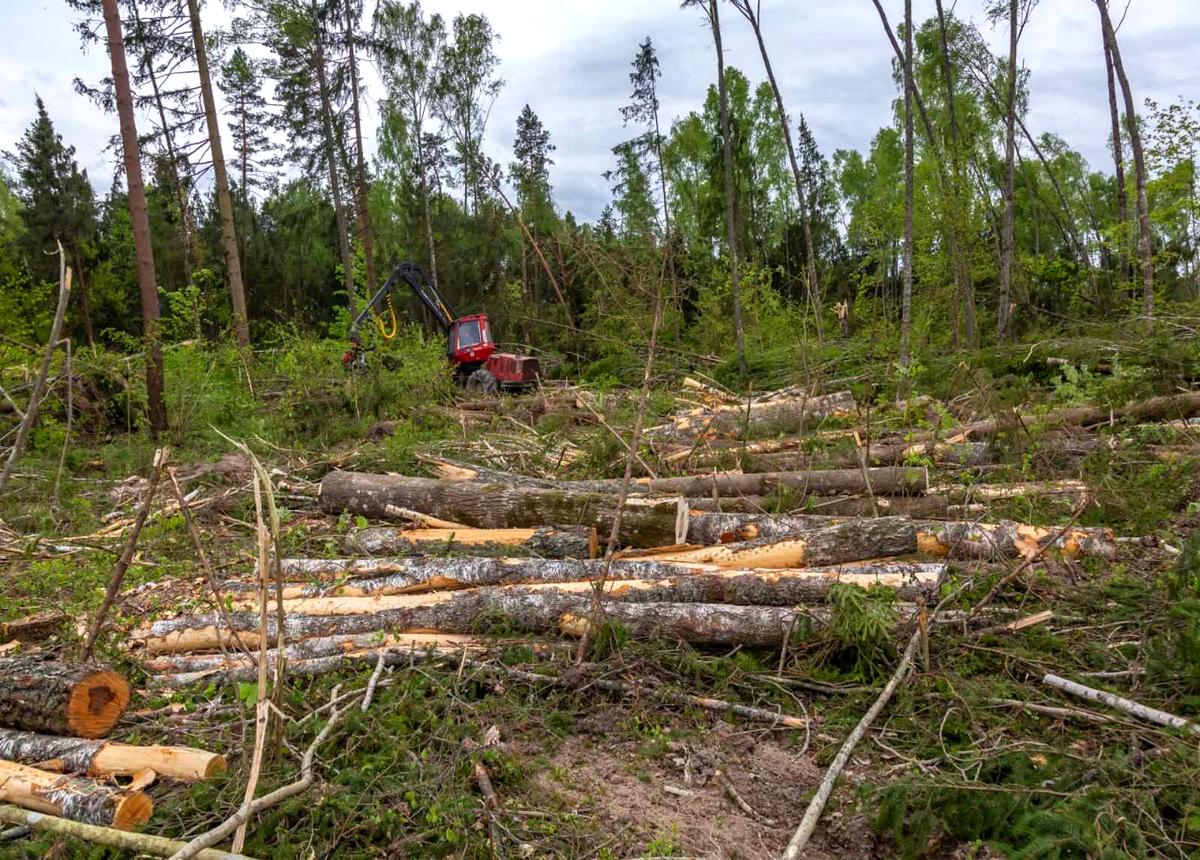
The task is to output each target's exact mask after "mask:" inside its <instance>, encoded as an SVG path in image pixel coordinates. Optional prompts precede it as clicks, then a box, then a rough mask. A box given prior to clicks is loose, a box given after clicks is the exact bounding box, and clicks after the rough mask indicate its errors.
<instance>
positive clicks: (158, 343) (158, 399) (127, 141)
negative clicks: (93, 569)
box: [103, 0, 167, 435]
mask: <svg viewBox="0 0 1200 860" xmlns="http://www.w3.org/2000/svg"><path fill="white" fill-rule="evenodd" d="M103 4H104V7H103V8H104V29H105V32H106V34H107V37H108V55H109V60H110V62H111V65H112V77H113V88H114V90H115V91H116V103H117V114H118V116H119V117H120V120H121V149H122V151H123V152H124V155H125V181H126V184H127V186H128V188H129V219H130V222H131V223H132V227H133V245H134V249H135V252H136V255H137V272H138V288H139V290H140V292H141V297H142V327H143V333H144V339H145V350H146V404H147V412H148V413H149V419H150V432H151V433H152V434H155V435H157V434H159V433H162V432H164V431H165V430H166V429H167V407H166V404H165V402H164V401H163V363H162V340H161V337H160V332H159V313H158V287H157V285H156V284H155V279H154V249H153V248H151V247H150V218H149V215H148V213H147V209H146V189H145V187H144V186H143V185H142V163H141V157H140V153H139V151H138V135H137V122H136V120H135V119H134V115H133V90H132V88H131V87H130V86H129V67H128V65H127V64H126V61H125V35H124V33H123V32H122V30H121V15H120V11H119V10H118V9H117V0H103Z"/></svg>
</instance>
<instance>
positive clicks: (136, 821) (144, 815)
mask: <svg viewBox="0 0 1200 860" xmlns="http://www.w3.org/2000/svg"><path fill="white" fill-rule="evenodd" d="M152 812H154V801H152V800H151V799H150V795H148V794H145V793H144V792H141V791H131V792H129V793H128V794H126V795H125V796H124V797H122V798H121V799H120V800H118V801H117V808H116V809H115V810H114V811H113V821H112V826H113V827H114V828H115V829H117V830H132V829H133V828H135V827H138V826H140V825H142V824H145V823H146V822H147V821H149V820H150V814H151V813H152Z"/></svg>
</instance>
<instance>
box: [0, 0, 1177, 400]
mask: <svg viewBox="0 0 1200 860" xmlns="http://www.w3.org/2000/svg"><path fill="white" fill-rule="evenodd" d="M70 2H71V5H72V6H73V7H74V8H75V9H76V10H77V15H78V30H79V32H80V34H81V37H82V39H83V41H84V42H85V44H86V43H89V42H95V43H97V45H96V48H95V49H96V50H104V49H106V48H107V49H108V50H109V51H110V54H111V56H112V59H113V75H112V77H110V78H106V79H105V80H103V81H77V82H76V85H77V88H78V89H79V91H80V92H82V93H85V94H87V95H89V96H90V97H92V98H93V99H94V100H95V102H96V103H97V105H99V106H100V107H101V108H103V109H105V110H108V111H114V112H116V113H117V114H119V115H120V116H119V118H120V120H121V122H120V129H121V132H122V135H121V142H120V143H119V144H117V145H118V146H122V145H123V147H124V149H123V152H124V154H125V159H124V162H123V163H122V165H121V166H120V167H119V168H118V169H117V171H116V176H115V181H114V183H113V186H112V191H111V192H110V193H109V194H108V195H107V196H106V197H104V198H103V199H97V197H96V195H95V192H94V190H93V188H92V185H91V182H90V180H89V177H88V176H87V175H86V172H84V171H81V170H80V169H79V168H78V166H77V164H76V162H75V158H74V149H73V147H71V146H70V145H68V143H67V142H64V141H63V140H62V139H61V138H60V136H59V135H58V134H57V133H56V131H55V129H54V125H53V121H52V118H51V116H50V114H49V112H48V111H47V109H46V106H45V105H44V104H43V103H42V101H41V99H40V98H38V99H37V102H36V104H37V116H36V119H35V120H34V122H33V123H32V125H31V126H30V127H29V129H28V130H27V131H26V133H25V135H24V136H23V137H22V138H21V139H20V140H19V141H16V142H15V146H14V147H13V149H12V150H11V151H10V152H9V153H8V158H7V165H8V173H7V175H6V176H5V177H4V183H3V185H0V328H2V329H3V330H4V331H5V332H6V333H7V334H8V335H9V336H10V337H12V338H16V339H18V340H27V341H33V340H36V339H38V337H42V336H44V334H45V331H46V330H48V327H49V313H50V310H51V308H52V307H53V299H52V294H53V291H54V289H55V285H56V283H57V280H58V272H59V260H58V258H57V257H55V256H53V255H52V254H51V253H50V252H52V251H53V250H54V249H55V248H56V244H57V243H58V242H61V243H62V246H63V248H64V251H65V256H66V261H67V263H68V264H69V265H71V266H72V268H73V270H74V272H75V276H76V287H77V289H76V293H77V296H78V297H77V298H76V299H74V300H73V304H72V309H71V312H70V314H69V317H68V329H69V331H70V333H71V334H72V336H73V337H74V338H75V339H76V340H77V341H78V342H83V343H100V344H107V345H110V346H116V347H120V348H128V349H129V350H130V351H131V352H133V351H140V350H141V346H140V345H138V344H137V343H136V342H135V341H132V340H131V338H137V337H140V338H142V339H143V340H147V339H148V341H153V340H154V338H155V337H157V336H158V332H159V331H160V328H159V326H158V325H149V326H146V327H145V328H143V322H144V321H145V320H146V319H148V318H149V317H151V316H154V315H156V314H157V313H158V304H159V303H160V302H161V303H162V305H163V308H164V310H163V321H162V328H161V331H162V332H163V333H164V334H165V336H166V337H167V338H168V339H176V340H178V339H193V338H198V339H225V338H229V339H235V340H236V341H237V342H239V343H241V344H242V345H246V344H251V343H252V344H255V345H262V344H264V343H266V342H269V341H270V339H271V337H272V332H274V331H275V330H276V329H277V327H278V326H287V327H290V328H295V329H299V330H301V331H316V332H319V333H326V332H327V333H329V334H331V335H332V336H335V337H341V336H342V334H343V333H344V330H345V326H346V315H347V313H352V312H354V311H355V310H357V309H358V308H360V307H361V306H362V302H363V301H364V299H365V297H367V296H369V295H371V294H372V293H373V292H374V291H375V289H376V287H377V286H378V284H380V283H381V282H382V280H383V279H384V278H386V276H387V274H388V272H389V271H390V269H391V266H392V265H393V264H394V263H396V262H399V261H401V260H417V261H419V262H421V263H422V265H423V266H425V267H426V268H427V269H428V270H429V272H430V274H431V276H432V278H433V279H434V281H435V283H436V284H437V285H438V286H439V287H440V288H441V289H442V291H443V292H444V293H445V294H446V296H447V298H448V299H449V301H450V302H451V304H452V305H453V306H454V307H455V308H456V309H457V310H458V311H459V312H462V313H466V312H474V311H476V310H486V311H487V312H489V313H490V314H491V316H492V317H493V320H494V327H495V329H496V331H497V333H498V337H499V339H501V340H508V341H522V342H525V343H529V344H533V345H535V346H538V347H541V348H543V349H547V350H550V351H553V352H558V353H560V354H563V355H566V356H567V357H568V359H569V360H572V361H574V362H576V364H577V367H579V368H584V369H586V368H587V366H588V365H592V366H593V368H599V370H597V372H612V373H613V374H615V375H617V376H621V375H622V374H623V373H624V372H625V371H626V370H627V369H628V368H629V367H632V366H634V365H636V364H637V363H638V360H639V359H638V355H639V351H640V349H641V348H642V347H643V346H644V344H645V342H646V341H647V340H648V339H649V329H650V325H651V319H652V318H653V316H654V313H653V308H654V305H655V302H656V299H657V298H658V297H660V296H661V299H662V301H663V304H664V319H663V326H664V332H665V338H664V339H665V341H666V344H667V346H668V348H671V349H674V350H676V351H677V353H678V354H679V355H682V356H689V355H690V356H693V357H695V356H703V357H708V356H712V357H714V358H715V359H717V360H726V361H729V362H730V363H731V364H730V366H731V367H733V366H736V367H738V368H743V369H744V368H745V367H746V366H747V363H749V364H750V365H754V364H755V363H756V362H762V361H766V360H768V359H771V360H776V361H783V362H786V361H788V360H790V359H792V358H794V356H795V350H796V349H797V348H799V347H798V345H802V344H806V343H809V342H813V343H815V342H817V341H818V340H821V339H824V340H828V339H829V338H831V337H833V336H835V335H838V334H839V333H840V335H843V336H844V335H846V334H849V333H855V332H857V333H861V334H862V335H863V336H864V337H866V338H869V339H870V341H871V342H872V343H873V344H875V346H876V348H877V349H878V350H879V351H880V353H881V354H882V355H885V356H886V357H888V358H889V359H891V360H899V361H900V362H901V363H902V364H907V363H908V362H909V360H910V356H911V355H912V354H913V353H914V352H915V353H917V354H920V353H921V352H922V351H925V350H930V351H933V350H944V349H946V348H947V347H958V348H972V347H975V346H977V345H980V344H981V343H985V342H986V343H990V342H996V341H1001V342H1002V341H1004V340H1005V339H1007V338H1015V337H1022V336H1024V335H1025V334H1026V333H1028V332H1029V331H1031V330H1040V329H1042V328H1045V327H1047V326H1056V325H1069V324H1075V323H1079V322H1090V323H1094V322H1097V321H1109V322H1117V321H1121V320H1128V319H1130V318H1132V317H1137V316H1140V317H1142V318H1143V320H1144V321H1145V322H1146V323H1147V324H1150V323H1151V322H1152V320H1153V318H1154V316H1155V314H1156V313H1158V312H1160V310H1161V308H1159V309H1158V310H1156V305H1155V298H1156V297H1157V300H1158V302H1159V304H1160V305H1161V303H1162V302H1164V301H1166V302H1172V301H1188V300H1191V299H1194V298H1196V297H1197V294H1198V293H1200V273H1198V270H1197V266H1198V264H1200V260H1198V259H1197V240H1198V238H1200V231H1198V227H1197V221H1198V216H1200V198H1198V197H1197V190H1196V175H1195V160H1196V159H1195V148H1196V141H1197V139H1198V136H1200V110H1198V109H1197V106H1196V103H1195V102H1193V101H1190V100H1186V99H1183V98H1182V97H1181V98H1180V100H1179V101H1178V102H1176V103H1174V104H1171V105H1159V104H1156V103H1154V102H1151V101H1145V102H1143V103H1139V102H1138V101H1137V100H1136V98H1135V92H1134V91H1133V89H1132V83H1135V82H1130V81H1129V79H1128V77H1127V75H1126V73H1125V69H1124V65H1123V64H1122V62H1121V56H1120V46H1119V44H1118V41H1117V35H1116V33H1115V31H1114V30H1113V27H1112V22H1111V20H1109V16H1108V10H1107V8H1106V6H1105V5H1104V2H1105V0H1096V2H1097V11H1098V13H1099V14H1098V15H1097V18H1096V31H1095V32H1096V40H1095V44H1096V52H1097V56H1098V57H1103V58H1104V60H1105V62H1106V67H1107V68H1108V70H1109V84H1108V91H1107V92H1103V91H1101V92H1097V93H1096V94H1095V104H1096V110H1097V111H1098V112H1099V111H1104V112H1107V113H1108V115H1109V116H1110V118H1111V129H1112V131H1111V138H1110V140H1109V145H1110V150H1111V152H1112V155H1113V164H1112V165H1111V170H1110V169H1109V166H1107V165H1106V166H1104V169H1100V166H1099V165H1088V164H1087V162H1086V161H1085V160H1084V158H1083V157H1082V156H1081V155H1080V154H1079V152H1078V151H1076V150H1073V149H1072V148H1071V147H1070V146H1069V145H1068V143H1067V142H1066V141H1065V140H1064V139H1063V138H1061V137H1058V136H1056V135H1054V134H1052V133H1048V132H1044V131H1042V130H1038V129H1034V128H1031V127H1030V126H1029V124H1028V119H1027V117H1028V110H1029V103H1030V92H1029V78H1030V70H1028V69H1026V68H1025V67H1024V65H1023V63H1022V62H1021V56H1020V47H1019V43H1020V37H1021V35H1022V33H1023V32H1024V31H1025V30H1026V29H1027V27H1035V26H1037V23H1038V21H1037V15H1038V10H1037V8H1036V6H1037V3H1036V0H997V2H993V3H991V4H990V6H989V18H990V22H991V25H992V26H994V27H996V28H997V29H998V31H1000V32H1002V33H1004V34H1005V35H1006V36H1007V39H1006V41H1007V43H1008V46H1009V51H1008V53H1007V54H1006V55H1003V56H996V55H995V54H993V53H992V51H991V50H990V49H989V47H988V43H987V40H986V39H985V37H984V34H983V33H982V32H980V30H979V29H977V27H976V26H975V25H974V24H971V23H969V22H967V21H963V20H961V19H959V18H957V17H955V16H954V14H953V13H952V11H949V10H947V9H944V8H943V4H942V3H941V0H936V2H935V8H934V10H933V14H932V15H931V16H930V17H928V18H927V19H926V20H923V21H921V20H916V21H914V20H913V19H912V17H911V14H912V8H911V6H912V4H911V0H906V4H905V6H906V18H905V19H904V20H901V21H899V22H896V23H895V24H893V23H892V22H889V21H888V20H887V16H886V14H885V10H884V9H883V6H882V5H880V4H879V3H876V7H877V9H878V11H879V14H880V18H881V20H882V23H883V28H885V29H881V30H880V31H879V32H877V33H869V34H868V33H864V34H862V35H861V38H863V39H872V40H875V41H877V42H878V44H879V48H880V50H881V51H890V52H892V55H893V59H894V77H895V81H896V87H897V93H898V95H897V99H896V102H895V106H894V115H893V117H892V118H891V120H890V121H889V122H888V123H887V124H886V125H884V126H883V127H882V128H880V129H879V131H878V133H877V134H876V135H875V136H874V139H873V140H872V142H871V145H870V148H869V149H868V151H866V152H857V151H844V150H839V151H836V152H833V153H824V152H822V150H821V148H820V146H819V142H818V141H817V140H816V139H815V137H814V135H813V133H812V130H811V129H810V127H809V125H808V123H807V122H806V121H805V119H804V116H803V114H802V113H801V111H800V108H802V106H801V105H788V104H786V103H785V98H784V95H783V94H782V93H781V92H780V90H779V88H778V87H777V85H776V80H775V77H774V73H773V70H772V67H771V63H770V60H771V56H770V54H769V49H771V48H773V49H774V50H776V51H777V52H783V51H784V50H785V49H786V45H782V44H779V45H774V44H773V43H772V32H771V28H770V21H769V20H768V21H767V22H763V21H761V20H760V19H759V17H758V15H759V7H758V5H757V4H755V3H752V2H749V0H727V2H725V3H721V2H717V0H690V2H688V3H685V4H684V9H683V10H681V12H680V13H679V14H681V15H693V16H696V15H699V16H700V17H701V20H702V21H703V22H704V23H705V24H706V25H707V26H708V28H709V29H710V30H711V33H712V36H713V44H714V53H713V66H712V74H713V80H714V84H713V85H712V86H711V87H710V88H709V91H708V95H707V98H706V99H705V101H704V103H703V104H702V105H697V106H696V109H695V110H693V111H692V112H690V113H688V114H687V115H686V116H683V117H667V116H663V115H662V114H661V111H660V106H659V100H658V96H657V90H656V87H657V81H658V79H659V75H660V68H659V61H658V57H657V54H656V50H655V45H654V43H653V41H652V40H651V39H650V38H649V37H647V38H646V39H645V41H644V42H643V43H641V44H640V45H631V46H630V56H631V57H632V65H631V67H630V68H631V72H630V76H629V77H630V87H629V96H628V99H627V100H625V102H624V104H621V103H618V102H617V100H614V104H613V110H614V113H615V112H617V111H620V115H621V116H622V118H623V119H624V121H625V127H626V128H627V129H628V132H629V138H628V139H627V140H623V141H614V145H613V149H612V167H611V169H610V170H609V171H608V172H607V173H605V174H604V176H603V177H597V182H598V183H599V182H602V181H603V182H607V184H608V186H609V188H610V189H611V193H612V199H611V202H610V203H609V204H608V205H607V206H606V207H605V208H604V210H603V212H602V213H601V214H600V217H599V218H598V220H596V222H595V223H581V222H579V221H578V220H577V219H576V218H575V217H574V216H573V214H572V213H570V212H566V211H563V210H562V208H561V206H559V205H558V204H557V203H556V200H555V195H554V188H553V166H554V154H555V146H554V143H553V130H552V129H547V128H546V127H545V126H544V125H543V123H542V122H541V120H540V118H539V117H538V115H537V112H536V109H535V106H534V104H535V102H534V99H533V98H532V97H531V100H530V104H527V105H526V106H525V107H524V108H523V109H522V110H521V112H520V113H519V115H518V116H516V117H499V116H496V115H495V114H494V113H493V110H492V108H493V106H494V104H495V102H496V99H497V96H498V94H499V93H500V91H501V89H502V88H503V87H504V85H505V84H504V81H503V79H502V78H501V69H500V63H499V59H498V57H497V53H496V46H497V39H498V36H497V35H496V34H495V32H494V31H493V30H492V27H491V25H490V24H489V22H488V20H487V18H486V17H485V16H483V15H479V14H473V15H458V16H456V17H454V18H453V19H451V20H446V19H444V18H443V17H442V16H440V15H437V14H430V13H428V12H427V11H426V10H423V9H422V7H421V6H420V4H419V3H403V2H398V0H381V2H379V3H378V4H377V5H376V6H375V7H374V8H373V9H371V10H370V13H369V14H368V13H367V10H365V9H364V8H363V5H362V4H361V2H360V0H317V1H316V2H314V0H269V1H268V0H239V2H237V3H235V4H234V5H233V10H234V15H235V18H234V23H233V25H232V27H230V28H229V30H228V31H227V32H215V31H206V30H205V29H204V27H203V23H202V14H203V10H202V9H201V8H200V5H199V3H198V0H186V2H185V0H70ZM733 13H736V14H733ZM722 16H724V17H722ZM735 26H736V27H743V26H749V27H751V28H752V29H753V32H754V34H755V35H756V37H757V40H756V41H757V45H758V47H759V49H760V51H759V54H758V56H745V57H733V56H730V59H733V60H736V61H737V63H738V67H736V68H735V67H733V66H725V57H726V54H725V52H724V51H723V50H722V33H723V30H725V31H727V30H730V29H731V28H733V27H735ZM117 42H120V43H121V44H120V45H118V44H116V43H117ZM118 57H120V59H121V62H120V63H119V64H118ZM368 61H369V62H372V63H374V65H375V66H376V68H378V69H379V70H380V73H381V78H382V90H381V91H378V92H373V91H371V90H369V89H368V88H367V87H366V86H365V84H364V81H363V77H362V74H361V72H362V68H363V65H364V63H366V62H368ZM624 61H625V60H624V59H623V58H617V57H614V58H613V62H624ZM118 65H120V67H121V68H118ZM1047 73H1052V71H1049V72H1047ZM218 90H219V92H220V93H221V94H222V95H223V103H224V105H225V113H224V116H223V117H218V116H217V114H216V110H217V108H216V99H215V93H216V91H218ZM123 93H124V99H123ZM126 103H127V104H126ZM368 105H369V107H370V109H371V110H372V111H373V112H375V113H376V114H377V115H378V116H380V117H381V122H380V125H379V130H378V133H377V136H376V140H375V141H374V146H373V147H371V146H370V144H371V141H367V140H364V135H363V129H362V117H363V114H364V112H365V111H366V109H367V107H368ZM789 110H790V111H792V113H789ZM1139 110H1140V113H1138V111H1139ZM116 119H117V117H114V120H116ZM218 119H221V120H222V121H223V123H224V125H225V128H227V129H228V132H229V134H228V138H227V139H225V140H221V135H220V126H219V123H218V122H217V120H218ZM505 121H507V122H509V123H511V124H512V128H513V144H512V151H511V155H509V156H508V157H507V158H506V159H505V161H507V163H501V162H499V161H495V160H493V159H492V158H490V157H489V156H488V154H487V153H485V152H484V151H483V140H484V136H485V133H486V132H487V130H488V128H489V125H494V124H496V123H499V122H505ZM117 127H118V123H117V122H116V121H114V129H116V128H117ZM131 135H132V137H131ZM116 140H117V139H114V143H116ZM369 149H373V150H374V156H373V157H372V158H368V156H367V151H368V150H369ZM135 174H140V175H135ZM143 189H144V190H143ZM139 198H141V199H144V203H139ZM139 211H141V212H144V213H145V214H144V215H139ZM143 225H144V226H143ZM142 233H146V234H147V235H146V236H145V237H141V234H142ZM140 238H144V239H145V240H146V241H144V242H142V245H144V247H139V239H140ZM139 264H140V265H141V267H142V268H141V275H142V280H141V282H140V283H141V297H140V301H139V292H138V285H139ZM243 301H244V311H243V309H242V305H241V303H242V302H243ZM413 310H414V319H415V318H419V317H418V316H417V315H416V314H415V306H414V307H413ZM144 346H145V347H146V349H145V353H146V355H148V356H150V359H149V361H148V373H149V374H150V375H151V376H153V375H154V368H153V363H154V358H153V356H154V348H153V347H154V344H153V343H152V342H147V343H145V344H144ZM772 357H773V358H772ZM153 397H154V395H153V394H151V401H153ZM151 411H152V412H153V408H152V409H151Z"/></svg>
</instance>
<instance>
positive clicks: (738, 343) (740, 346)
mask: <svg viewBox="0 0 1200 860" xmlns="http://www.w3.org/2000/svg"><path fill="white" fill-rule="evenodd" d="M717 6H718V2H717V0H709V2H708V22H709V24H710V25H711V26H712V35H713V44H714V46H715V47H716V52H717V91H718V97H719V98H720V101H721V152H722V158H721V161H722V175H723V176H724V183H725V238H726V240H727V241H728V243H729V280H730V290H731V292H732V293H733V337H734V343H735V348H736V349H737V364H738V373H740V374H741V375H742V376H743V377H745V375H746V344H745V332H744V329H743V326H742V287H741V283H740V282H739V281H738V237H737V224H736V221H735V218H734V206H735V204H736V200H735V198H736V193H735V191H734V187H733V138H732V135H733V131H732V129H731V128H730V122H729V92H728V88H727V87H726V86H725V51H724V49H723V48H722V47H721V17H720V12H719V11H718V9H717Z"/></svg>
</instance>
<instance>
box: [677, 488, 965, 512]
mask: <svg viewBox="0 0 1200 860" xmlns="http://www.w3.org/2000/svg"><path fill="white" fill-rule="evenodd" d="M785 498H786V496H785ZM688 506H689V507H690V508H691V510H693V511H705V512H727V513H743V514H764V513H768V512H770V511H774V510H778V509H779V507H780V500H779V499H778V498H776V497H774V496H724V497H721V498H718V499H711V498H708V499H705V498H693V499H689V500H688ZM789 510H791V511H794V512H796V513H805V514H818V515H824V516H839V517H873V516H875V515H876V513H878V514H880V515H885V516H910V517H931V518H936V517H947V516H951V515H958V514H964V515H965V514H969V513H973V512H975V509H974V508H973V507H970V506H964V505H951V504H950V502H949V500H948V499H947V498H946V497H945V496H939V495H929V496H880V497H878V498H876V499H875V500H874V505H872V500H871V499H870V498H868V497H867V496H866V494H863V495H861V496H806V497H804V499H803V500H802V504H801V505H798V506H796V507H794V508H791V509H789Z"/></svg>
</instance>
